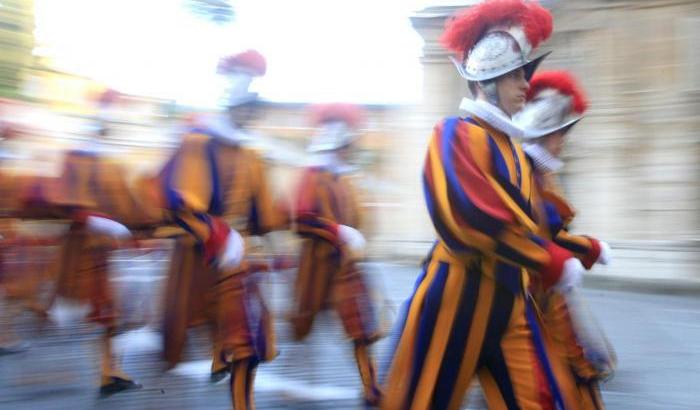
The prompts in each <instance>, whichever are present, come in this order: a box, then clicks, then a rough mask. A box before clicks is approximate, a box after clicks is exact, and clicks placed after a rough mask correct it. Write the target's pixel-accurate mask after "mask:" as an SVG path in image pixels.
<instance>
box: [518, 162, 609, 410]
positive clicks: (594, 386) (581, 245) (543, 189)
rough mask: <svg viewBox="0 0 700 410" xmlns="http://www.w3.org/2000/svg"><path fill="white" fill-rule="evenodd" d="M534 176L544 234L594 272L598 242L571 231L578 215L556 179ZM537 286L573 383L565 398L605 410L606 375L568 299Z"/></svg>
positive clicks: (552, 336) (547, 322)
mask: <svg viewBox="0 0 700 410" xmlns="http://www.w3.org/2000/svg"><path fill="white" fill-rule="evenodd" d="M534 174H535V182H536V185H537V187H538V190H539V191H540V196H541V197H542V198H543V201H544V205H545V210H546V217H544V218H541V219H540V220H541V224H542V226H543V231H544V234H547V233H548V234H549V236H550V237H551V238H552V240H553V241H555V242H556V243H557V244H559V245H560V246H562V247H565V248H566V249H569V250H570V251H571V252H572V253H573V254H574V255H575V256H576V257H577V258H579V259H580V260H581V262H582V263H583V265H584V266H585V267H586V268H587V269H590V268H591V267H592V266H593V264H594V263H595V262H596V260H597V259H598V256H599V255H600V246H599V244H598V241H597V240H595V239H594V238H590V237H587V236H583V235H574V234H572V233H570V232H569V231H568V226H569V224H570V223H571V222H572V221H573V219H574V216H575V211H574V209H573V207H572V206H571V205H570V204H569V202H568V201H567V200H566V199H565V198H564V196H563V195H562V193H561V189H560V188H559V186H558V184H557V181H556V176H555V175H553V174H550V173H543V172H540V171H539V170H537V169H535V171H534ZM533 285H534V286H533V287H532V289H533V293H534V296H535V299H536V300H537V303H538V306H539V307H540V309H541V311H542V318H543V321H544V326H545V327H546V329H547V330H548V333H549V335H550V340H551V341H552V351H553V352H554V353H555V354H556V355H557V357H558V358H559V359H560V360H561V361H562V363H563V367H562V370H563V372H562V373H560V374H558V375H557V376H558V378H559V379H560V380H563V379H565V378H568V379H571V380H569V381H568V382H567V383H565V385H566V386H568V388H567V389H563V390H564V391H563V394H565V395H567V396H570V397H571V398H572V400H573V401H576V402H577V403H579V404H580V407H579V408H581V409H592V410H598V409H604V408H605V406H604V404H603V401H602V397H601V395H600V389H599V385H598V380H599V379H600V378H601V377H604V376H606V375H604V374H601V372H600V370H599V366H597V365H596V364H595V363H592V362H591V361H590V360H589V358H588V357H587V354H586V346H584V344H583V343H585V342H584V341H582V340H580V338H579V337H578V336H577V334H576V327H575V326H574V323H573V321H572V313H575V312H571V310H570V309H569V306H568V303H567V300H566V298H565V297H564V296H562V295H561V294H558V293H556V292H551V291H545V290H543V289H541V288H538V286H537V284H536V283H533ZM614 366H615V363H606V366H605V367H607V368H608V369H609V370H612V369H613V368H614Z"/></svg>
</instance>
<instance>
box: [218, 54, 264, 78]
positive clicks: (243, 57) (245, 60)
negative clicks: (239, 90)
mask: <svg viewBox="0 0 700 410" xmlns="http://www.w3.org/2000/svg"><path fill="white" fill-rule="evenodd" d="M216 71H217V72H218V73H219V74H231V73H235V72H237V71H247V72H250V73H252V74H253V75H256V76H262V75H265V72H266V71H267V62H266V61H265V57H263V55H262V54H260V53H259V52H257V51H255V50H247V51H244V52H242V53H238V54H234V55H231V56H228V57H224V58H222V59H221V60H220V61H219V65H218V67H217V69H216Z"/></svg>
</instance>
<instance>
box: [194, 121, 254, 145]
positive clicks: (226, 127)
mask: <svg viewBox="0 0 700 410" xmlns="http://www.w3.org/2000/svg"><path fill="white" fill-rule="evenodd" d="M198 122H199V124H198V125H201V126H203V127H204V128H206V129H207V130H210V131H212V132H213V133H214V134H215V135H216V136H217V138H218V139H219V140H220V141H221V142H223V143H225V144H233V145H238V144H243V143H246V142H249V141H251V140H253V136H252V135H251V134H250V133H249V132H247V131H246V130H244V129H242V128H238V127H234V126H233V125H232V124H231V121H229V120H228V119H227V118H226V117H225V116H223V115H209V116H205V117H204V118H203V119H202V120H200V121H198Z"/></svg>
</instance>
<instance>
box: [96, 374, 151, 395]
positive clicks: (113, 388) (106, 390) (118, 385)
mask: <svg viewBox="0 0 700 410" xmlns="http://www.w3.org/2000/svg"><path fill="white" fill-rule="evenodd" d="M141 387H142V386H141V385H140V384H138V383H136V382H135V381H133V380H126V379H122V378H121V377H112V381H111V382H110V383H108V384H105V385H103V386H101V387H100V397H102V398H105V397H109V396H111V395H113V394H116V393H119V392H123V391H125V390H136V389H140V388H141Z"/></svg>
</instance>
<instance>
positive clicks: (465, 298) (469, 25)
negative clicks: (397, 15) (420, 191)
mask: <svg viewBox="0 0 700 410" xmlns="http://www.w3.org/2000/svg"><path fill="white" fill-rule="evenodd" d="M551 31H552V18H551V15H550V14H549V12H548V11H547V10H545V9H544V8H542V7H541V6H539V5H538V4H537V3H535V2H529V1H524V0H491V1H485V2H483V3H479V4H477V5H475V6H473V7H471V8H469V9H467V10H465V11H463V12H461V13H460V14H458V15H457V16H456V17H455V18H454V19H452V20H451V21H449V22H448V24H447V26H446V30H445V32H444V34H443V36H442V42H443V44H444V45H445V46H446V47H447V48H449V49H450V50H452V51H454V52H456V53H460V54H461V55H462V60H461V61H455V64H456V65H457V68H458V71H459V72H460V74H461V75H462V76H463V77H464V78H466V79H467V81H468V84H469V88H470V90H471V92H472V94H473V95H474V96H475V100H469V99H464V100H462V104H461V105H460V108H462V109H463V110H465V111H467V113H468V115H467V116H466V117H465V118H447V119H445V120H443V121H441V122H440V123H439V124H438V125H437V126H436V127H435V130H434V133H433V136H432V138H431V139H430V142H429V147H428V153H427V156H426V161H425V167H424V172H423V186H424V193H425V201H426V204H427V207H428V212H429V214H430V217H431V219H432V222H433V225H434V227H435V229H436V231H437V233H438V235H439V239H438V240H437V242H436V243H435V245H434V247H433V249H432V250H431V252H430V253H429V254H428V257H427V258H426V260H425V263H424V270H423V272H422V274H421V275H420V276H419V277H418V279H417V283H416V286H415V290H414V292H413V295H412V296H411V297H410V298H409V299H408V301H407V302H406V304H405V305H404V311H403V312H402V315H401V316H402V317H400V318H399V320H400V322H399V323H400V336H399V337H398V342H397V344H396V347H395V349H392V351H393V362H392V363H391V366H390V369H389V373H388V375H387V378H386V385H385V386H384V394H385V396H384V400H383V402H382V407H383V408H385V409H409V408H410V409H458V408H460V406H461V404H462V401H463V399H464V396H465V392H466V391H467V390H468V388H469V386H470V384H471V382H472V380H473V379H474V377H475V376H478V377H479V381H480V384H481V387H482V389H483V391H484V394H485V396H486V400H487V402H488V405H489V408H496V409H505V408H509V409H518V408H519V409H553V408H566V407H567V405H568V404H567V403H564V399H563V398H562V395H561V394H560V391H559V388H558V383H557V380H556V379H555V376H554V372H553V370H552V366H551V358H550V357H549V355H548V353H547V351H546V344H545V341H544V340H543V338H542V335H541V331H540V326H539V324H538V320H537V316H536V311H535V306H534V303H533V300H532V298H531V297H530V295H529V293H528V282H529V280H530V278H529V274H528V271H529V272H531V274H532V275H534V276H536V277H538V278H539V280H540V281H541V282H542V283H543V284H544V286H545V288H551V287H554V288H565V287H568V286H570V285H571V284H572V283H576V282H577V281H579V280H580V277H581V273H582V270H583V267H582V266H581V264H580V262H579V261H578V260H577V259H575V258H574V257H573V255H572V254H571V252H570V251H568V250H566V249H564V248H562V247H561V246H559V245H557V244H556V243H554V242H553V241H551V240H548V239H547V238H545V237H542V236H540V235H538V234H537V231H538V224H537V222H536V213H537V212H538V209H539V208H540V207H542V203H541V201H540V198H539V197H538V192H537V190H536V188H535V187H534V186H533V185H532V183H531V181H532V170H531V168H530V165H529V163H528V160H527V158H526V156H525V153H524V152H523V151H522V149H521V147H520V146H519V145H518V144H517V143H516V141H515V140H514V138H518V137H520V134H521V132H520V129H519V128H518V127H516V126H515V124H513V122H512V121H511V117H512V115H513V114H515V113H516V112H518V111H519V110H520V109H522V106H523V105H524V103H525V95H526V93H527V90H528V81H529V79H530V77H531V76H532V74H533V72H534V71H535V69H536V67H537V65H538V64H539V62H540V61H541V60H542V58H544V56H540V57H537V58H534V59H531V58H530V54H531V52H532V51H533V50H534V49H535V48H536V47H537V46H538V44H539V43H540V42H542V41H544V40H546V39H547V38H548V37H549V36H550V34H551Z"/></svg>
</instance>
